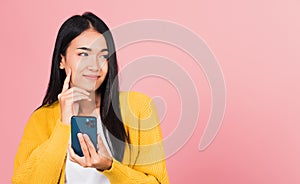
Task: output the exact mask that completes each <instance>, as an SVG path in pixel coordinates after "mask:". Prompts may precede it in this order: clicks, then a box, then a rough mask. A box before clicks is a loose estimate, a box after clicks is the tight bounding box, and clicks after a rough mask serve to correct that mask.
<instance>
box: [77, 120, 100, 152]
mask: <svg viewBox="0 0 300 184" xmlns="http://www.w3.org/2000/svg"><path fill="white" fill-rule="evenodd" d="M78 133H83V134H87V135H88V136H89V138H90V140H91V141H92V143H93V145H94V147H95V149H96V150H98V148H97V119H96V117H93V116H72V118H71V145H72V148H73V150H74V152H75V153H76V154H77V155H78V156H80V157H83V152H82V150H81V146H80V143H79V139H78V137H77V134H78Z"/></svg>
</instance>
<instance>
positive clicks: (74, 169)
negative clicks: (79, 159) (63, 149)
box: [65, 117, 111, 184]
mask: <svg viewBox="0 0 300 184" xmlns="http://www.w3.org/2000/svg"><path fill="white" fill-rule="evenodd" d="M97 133H98V134H100V135H101V138H102V140H103V142H104V145H105V147H106V149H107V151H108V152H109V154H110V155H111V152H110V149H109V147H108V144H107V140H106V139H105V136H104V133H103V128H102V122H101V119H100V118H99V117H97ZM65 174H66V179H65V183H68V184H82V183H86V184H94V183H97V184H98V183H101V184H110V182H109V180H108V179H107V178H106V176H104V175H103V174H102V173H101V172H99V171H97V170H96V169H95V168H84V167H82V166H81V165H79V164H77V163H75V162H72V161H70V156H69V152H68V154H67V160H66V173H65Z"/></svg>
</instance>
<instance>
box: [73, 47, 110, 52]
mask: <svg viewBox="0 0 300 184" xmlns="http://www.w3.org/2000/svg"><path fill="white" fill-rule="evenodd" d="M77 49H81V50H87V51H92V49H91V48H88V47H78V48H77ZM105 51H107V52H108V49H106V48H105V49H102V50H100V52H105Z"/></svg>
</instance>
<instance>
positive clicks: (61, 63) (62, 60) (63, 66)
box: [59, 55, 66, 69]
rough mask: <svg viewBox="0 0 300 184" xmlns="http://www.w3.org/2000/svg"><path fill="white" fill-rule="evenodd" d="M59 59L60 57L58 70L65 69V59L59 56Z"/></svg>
mask: <svg viewBox="0 0 300 184" xmlns="http://www.w3.org/2000/svg"><path fill="white" fill-rule="evenodd" d="M60 57H61V60H60V63H59V68H60V69H65V67H66V59H65V56H63V55H60Z"/></svg>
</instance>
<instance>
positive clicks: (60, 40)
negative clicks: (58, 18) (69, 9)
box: [12, 13, 169, 184]
mask: <svg viewBox="0 0 300 184" xmlns="http://www.w3.org/2000/svg"><path fill="white" fill-rule="evenodd" d="M118 84H119V82H118V65H117V58H116V53H115V46H114V42H113V38H112V35H111V33H110V31H109V29H108V27H107V26H106V24H105V23H104V22H103V21H102V20H100V19H99V18H98V17H97V16H95V15H94V14H92V13H84V14H83V15H82V16H79V15H75V16H73V17H71V18H69V19H68V20H66V21H65V22H64V23H63V25H62V26H61V28H60V30H59V32H58V36H57V39H56V43H55V48H54V52H53V58H52V68H51V76H50V82H49V86H48V90H47V93H46V96H45V98H44V100H43V103H42V105H41V107H40V108H38V109H37V110H35V111H34V112H33V114H32V115H31V117H30V119H29V121H28V123H27V125H26V127H25V130H24V134H23V137H22V140H21V143H20V145H19V149H18V152H17V155H16V158H15V165H14V175H13V178H12V182H13V183H43V184H44V183H169V181H168V176H167V171H166V165H165V160H164V151H163V145H162V141H161V139H162V136H161V130H160V127H159V120H158V117H157V112H156V109H155V106H154V104H153V103H152V101H151V99H150V98H149V97H147V96H145V95H143V94H141V93H137V92H119V89H118ZM74 115H77V116H95V117H97V120H98V121H97V128H98V130H97V132H98V150H96V149H95V148H94V146H93V144H92V143H91V141H90V139H89V137H88V136H87V135H85V134H78V135H77V136H78V139H79V141H80V146H81V149H82V151H83V154H84V156H83V157H79V156H78V155H77V154H76V153H75V152H74V150H73V149H72V147H71V143H70V129H71V128H70V119H71V117H72V116H74Z"/></svg>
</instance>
